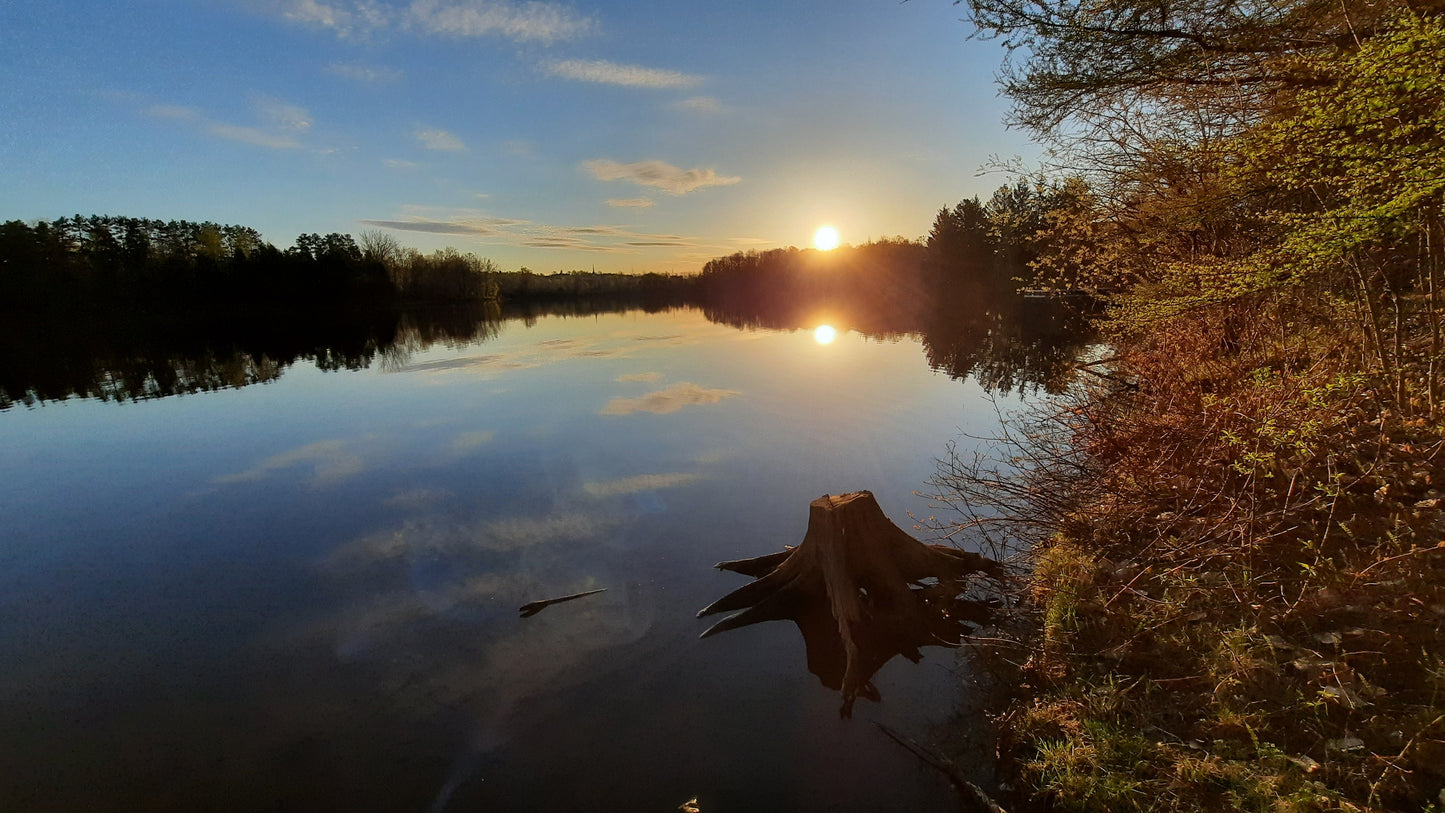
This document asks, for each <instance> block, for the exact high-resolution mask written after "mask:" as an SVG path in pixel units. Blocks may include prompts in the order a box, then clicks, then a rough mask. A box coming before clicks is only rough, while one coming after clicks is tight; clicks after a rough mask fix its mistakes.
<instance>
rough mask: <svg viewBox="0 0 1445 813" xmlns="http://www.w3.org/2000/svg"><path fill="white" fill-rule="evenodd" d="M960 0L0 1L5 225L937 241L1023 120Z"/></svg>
mask: <svg viewBox="0 0 1445 813" xmlns="http://www.w3.org/2000/svg"><path fill="white" fill-rule="evenodd" d="M961 15H962V10H961V9H960V7H958V6H954V5H952V4H951V3H949V2H947V1H946V0H910V2H906V3H898V2H895V1H894V0H832V1H831V2H812V1H811V0H807V1H805V2H774V3H744V2H726V1H725V0H718V1H717V2H711V3H696V4H694V3H657V2H648V3H641V2H637V3H633V2H605V3H586V2H563V3H552V2H535V1H534V2H518V1H514V0H505V1H504V0H133V1H132V2H115V0H106V1H105V2H80V0H52V1H51V2H39V1H37V0H6V2H5V3H4V4H3V6H0V70H3V72H4V75H5V76H6V81H5V82H4V83H3V85H0V110H3V111H4V112H3V116H0V220H9V219H21V220H35V219H51V218H55V217H59V216H62V215H67V214H76V213H80V214H92V213H104V214H121V215H135V216H144V217H158V218H165V219H171V218H183V219H188V220H213V221H218V222H225V223H239V224H244V225H250V226H255V227H256V228H258V229H260V230H261V232H262V234H263V235H265V237H266V238H267V239H268V240H270V241H272V242H273V243H276V244H277V245H278V246H283V247H284V246H287V245H290V244H291V243H292V242H293V241H294V240H295V237H296V235H297V234H299V233H302V232H321V233H326V232H333V231H339V232H349V233H352V234H357V233H359V232H360V231H362V230H365V229H386V230H388V231H390V233H391V234H392V235H393V236H395V237H396V238H397V239H398V240H399V241H400V242H401V243H402V244H404V245H411V246H415V247H417V248H421V249H423V250H430V249H434V248H439V247H442V246H445V245H452V246H455V247H457V248H459V249H462V250H464V251H472V252H475V253H477V254H479V255H482V256H485V257H490V258H492V259H494V260H495V261H497V262H498V263H499V264H500V265H501V266H502V267H503V268H506V269H515V268H517V267H520V266H523V265H525V266H528V267H530V268H532V269H534V270H538V271H546V272H550V271H556V270H560V269H573V268H590V267H596V268H597V269H598V270H599V271H601V270H606V271H653V270H656V271H675V272H681V273H690V272H693V271H696V270H698V269H699V268H700V267H701V265H702V263H703V262H704V261H706V259H708V258H710V257H715V256H720V255H724V254H728V253H731V252H733V251H737V250H740V249H749V248H767V247H773V246H786V245H799V246H803V245H808V244H810V243H811V240H812V234H813V231H814V230H815V229H816V228H817V227H818V226H820V225H823V224H831V225H834V226H836V227H837V229H838V231H839V233H840V235H841V237H842V239H843V241H844V242H851V243H860V242H863V241H865V240H867V239H869V238H873V237H880V236H891V235H898V234H901V235H903V236H905V237H910V238H911V237H919V236H922V235H923V234H925V233H926V232H927V230H928V228H929V226H930V224H931V222H932V218H933V213H934V212H936V211H937V210H938V208H939V207H941V206H945V205H950V204H952V203H956V202H957V201H958V200H960V199H962V198H964V197H968V196H972V195H975V194H981V195H985V196H986V195H987V194H989V193H990V192H991V191H992V189H994V188H995V187H997V186H998V185H1000V184H1001V183H1003V182H1004V181H1005V180H1006V179H1005V178H1004V177H1002V176H1000V175H997V174H993V175H984V176H980V174H979V170H980V168H981V167H983V166H984V165H985V164H986V163H987V162H988V161H989V159H990V156H1001V157H1003V158H1011V157H1020V158H1022V159H1023V160H1024V162H1025V163H1028V162H1030V161H1033V160H1035V159H1036V157H1037V154H1038V152H1037V150H1036V148H1034V147H1032V146H1031V145H1030V144H1029V143H1028V142H1027V141H1026V139H1025V138H1024V136H1023V135H1022V134H1021V133H1018V132H1014V131H1008V130H1006V129H1005V128H1004V127H1003V124H1002V118H1003V115H1004V112H1005V110H1006V107H1007V104H1006V102H1005V101H1004V100H1002V99H999V98H998V95H997V90H996V88H995V85H994V82H993V75H994V72H995V71H996V69H997V67H998V65H999V63H1000V61H1001V60H1002V58H1003V50H1002V48H1001V47H1000V46H999V45H998V44H997V43H993V42H987V41H970V40H969V39H968V35H969V33H970V32H971V30H972V28H971V26H970V25H969V24H968V23H966V22H962V21H960V20H959V17H960V16H961Z"/></svg>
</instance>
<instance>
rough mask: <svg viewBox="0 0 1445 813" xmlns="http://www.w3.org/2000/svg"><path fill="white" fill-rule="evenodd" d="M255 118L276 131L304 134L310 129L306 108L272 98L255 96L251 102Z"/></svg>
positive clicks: (309, 118) (309, 115)
mask: <svg viewBox="0 0 1445 813" xmlns="http://www.w3.org/2000/svg"><path fill="white" fill-rule="evenodd" d="M251 109H252V110H254V111H255V113H256V117H257V118H259V119H261V120H262V121H265V122H267V123H268V124H270V125H271V126H272V127H274V128H276V129H278V130H284V131H290V132H293V133H304V132H306V131H307V130H310V129H311V114H310V113H309V112H307V110H306V108H304V107H301V106H300V105H294V104H291V103H289V102H285V101H282V100H281V99H277V98H275V97H273V96H257V97H256V98H254V99H252V100H251Z"/></svg>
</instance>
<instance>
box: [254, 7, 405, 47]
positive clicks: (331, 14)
mask: <svg viewBox="0 0 1445 813" xmlns="http://www.w3.org/2000/svg"><path fill="white" fill-rule="evenodd" d="M273 7H274V8H275V9H276V11H278V12H279V13H280V15H281V18H282V19H284V20H286V21H287V22H292V23H297V24H299V25H304V26H307V27H310V28H320V29H324V30H327V31H331V32H332V33H334V34H335V35H336V36H338V37H341V38H342V39H355V38H358V37H364V36H367V35H368V34H370V33H372V32H373V31H377V30H379V29H382V28H385V27H387V25H388V24H389V22H390V19H391V17H392V16H393V10H392V9H390V8H387V7H386V6H382V5H380V4H378V3H375V2H371V0H327V1H326V2H322V0H278V1H277V2H276V3H274V4H273Z"/></svg>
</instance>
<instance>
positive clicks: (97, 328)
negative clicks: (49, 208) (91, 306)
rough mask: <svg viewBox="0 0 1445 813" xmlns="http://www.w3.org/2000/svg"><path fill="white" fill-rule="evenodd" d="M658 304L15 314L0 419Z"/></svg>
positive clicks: (252, 380) (257, 380) (351, 363)
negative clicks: (5, 414) (58, 404)
mask: <svg viewBox="0 0 1445 813" xmlns="http://www.w3.org/2000/svg"><path fill="white" fill-rule="evenodd" d="M665 307H668V306H667V305H666V304H659V303H652V302H648V301H638V302H625V301H621V300H616V301H614V300H613V299H610V298H609V299H602V300H598V301H582V302H560V303H552V304H530V305H525V306H516V307H499V306H498V305H497V304H496V303H494V302H473V303H465V304H457V305H452V306H447V307H438V308H425V309H414V310H403V309H393V308H384V307H383V308H355V309H337V310H317V309H303V310H292V309H275V308H271V309H254V310H235V309H225V310H218V311H216V312H202V311H196V310H188V311H167V312H165V313H159V312H147V313H134V314H118V313H107V314H105V315H100V316H96V315H92V316H88V317H86V318H79V317H75V316H70V315H67V316H64V317H61V316H57V315H55V314H29V315H25V314H20V315H13V316H11V317H9V318H8V319H7V325H6V328H7V329H6V330H4V331H0V410H4V409H9V408H11V407H13V406H15V405H16V404H24V405H26V406H33V405H35V404H40V403H45V402H49V401H63V400H66V399H69V398H95V399H99V400H103V401H138V400H145V399H151V398H164V397H166V396H171V395H182V394H186V393H197V392H209V391H214V390H220V389H234V388H238V387H245V386H250V385H252V384H265V383H269V382H271V381H275V380H276V379H278V378H280V377H281V376H282V375H283V374H284V373H285V372H286V370H287V369H289V368H290V367H291V366H293V365H294V364H296V363H297V362H309V363H313V364H315V365H316V366H317V368H319V369H321V370H327V371H331V370H359V369H363V368H366V367H370V366H371V365H372V364H373V363H376V362H377V361H378V360H380V361H381V362H383V363H385V364H393V365H396V366H402V365H404V364H405V363H406V361H407V360H408V359H409V358H410V357H411V356H412V354H414V353H417V352H420V351H422V350H425V349H426V348H428V347H432V346H434V345H438V344H440V345H443V346H447V347H460V346H464V345H468V344H473V343H475V342H479V341H486V340H488V339H492V338H494V337H496V336H497V335H498V334H499V333H500V332H501V330H502V329H503V326H504V324H505V323H506V322H507V321H508V320H521V321H523V322H525V323H527V324H531V323H533V322H535V320H536V319H537V318H539V317H540V316H544V315H552V314H556V315H566V316H586V315H592V314H596V313H607V312H613V311H621V310H627V309H630V308H644V309H648V310H657V309H663V308H665Z"/></svg>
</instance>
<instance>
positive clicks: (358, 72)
mask: <svg viewBox="0 0 1445 813" xmlns="http://www.w3.org/2000/svg"><path fill="white" fill-rule="evenodd" d="M326 72H327V73H329V74H332V75H333V76H340V77H342V78H343V79H351V80H353V81H356V82H366V83H368V84H373V85H380V84H384V83H386V82H395V81H397V80H398V79H401V76H402V73H401V71H399V70H396V69H395V68H383V67H374V66H371V65H360V64H356V63H349V62H333V63H331V64H330V65H327V66H326Z"/></svg>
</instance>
